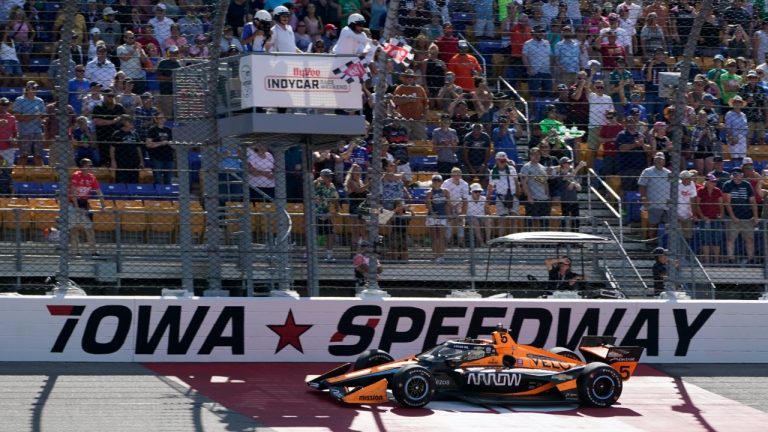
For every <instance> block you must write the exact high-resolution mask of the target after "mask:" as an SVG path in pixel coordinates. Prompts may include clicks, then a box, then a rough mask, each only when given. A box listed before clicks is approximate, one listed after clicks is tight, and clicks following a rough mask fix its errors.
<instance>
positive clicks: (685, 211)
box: [677, 170, 698, 242]
mask: <svg viewBox="0 0 768 432" xmlns="http://www.w3.org/2000/svg"><path fill="white" fill-rule="evenodd" d="M694 175H695V172H694V171H687V170H683V171H681V172H680V182H679V184H678V186H677V221H678V224H679V226H680V231H681V232H682V234H683V237H684V238H685V239H686V240H688V242H690V241H691V240H693V223H694V221H695V216H696V214H697V212H698V210H697V209H696V197H697V194H696V184H695V183H694V182H693V177H694Z"/></svg>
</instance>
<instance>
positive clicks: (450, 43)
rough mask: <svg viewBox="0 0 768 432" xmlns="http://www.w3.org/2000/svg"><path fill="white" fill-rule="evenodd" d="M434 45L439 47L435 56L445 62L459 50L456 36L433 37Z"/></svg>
mask: <svg viewBox="0 0 768 432" xmlns="http://www.w3.org/2000/svg"><path fill="white" fill-rule="evenodd" d="M435 45H437V48H439V49H440V53H439V54H438V55H437V57H438V58H439V59H440V60H442V61H444V62H446V63H448V61H450V60H451V57H453V56H454V55H456V53H457V52H459V38H457V37H456V36H440V37H439V38H437V39H435Z"/></svg>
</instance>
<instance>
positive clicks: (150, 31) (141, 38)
mask: <svg viewBox="0 0 768 432" xmlns="http://www.w3.org/2000/svg"><path fill="white" fill-rule="evenodd" d="M134 35H135V36H136V42H138V43H140V44H141V46H143V47H144V51H146V53H147V54H149V45H150V44H152V45H154V46H155V48H156V49H157V55H158V56H162V55H163V52H162V51H161V48H162V46H161V45H160V41H159V40H157V38H156V37H155V26H153V25H152V24H150V23H147V24H145V25H144V27H143V28H142V31H141V33H134Z"/></svg>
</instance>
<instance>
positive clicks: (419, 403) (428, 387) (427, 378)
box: [391, 365, 435, 408]
mask: <svg viewBox="0 0 768 432" xmlns="http://www.w3.org/2000/svg"><path fill="white" fill-rule="evenodd" d="M391 388H392V396H394V397H395V400H396V401H397V402H398V403H399V404H400V405H402V406H404V407H406V408H421V407H423V406H424V405H426V404H428V403H429V401H431V400H432V396H434V394H435V377H433V376H432V373H431V372H430V371H429V370H428V369H427V368H425V367H422V366H419V365H408V366H406V367H404V368H402V369H400V370H399V371H397V373H395V375H394V376H393V377H392V381H391Z"/></svg>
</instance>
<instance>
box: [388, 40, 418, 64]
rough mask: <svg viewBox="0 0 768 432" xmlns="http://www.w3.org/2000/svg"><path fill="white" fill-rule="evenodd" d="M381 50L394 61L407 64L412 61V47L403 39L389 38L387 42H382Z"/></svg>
mask: <svg viewBox="0 0 768 432" xmlns="http://www.w3.org/2000/svg"><path fill="white" fill-rule="evenodd" d="M382 50H384V52H385V53H387V55H388V56H390V57H392V59H393V60H394V61H395V62H396V63H399V64H404V65H406V66H408V65H410V64H411V62H412V61H413V48H411V46H410V45H408V44H407V43H405V40H403V39H396V38H392V39H390V40H389V42H387V43H385V44H384V46H383V47H382Z"/></svg>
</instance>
